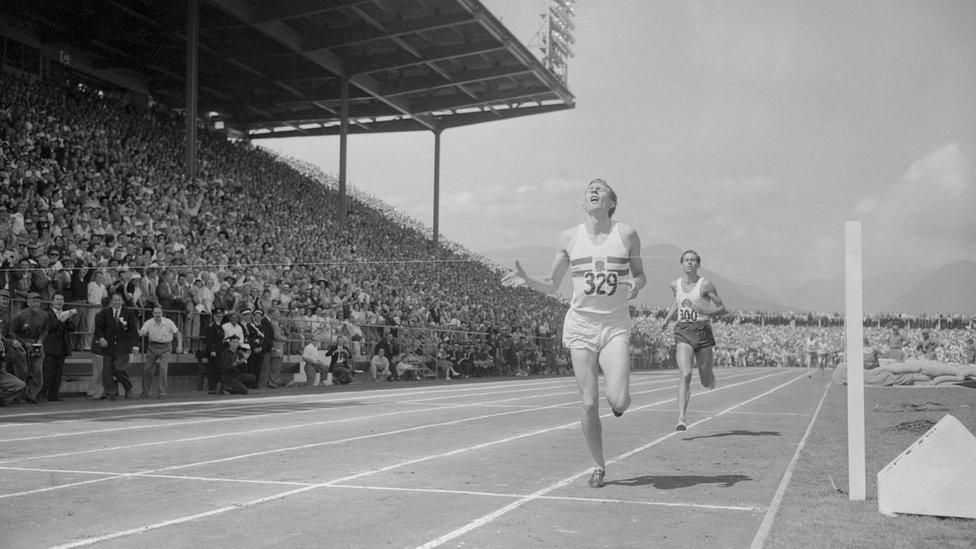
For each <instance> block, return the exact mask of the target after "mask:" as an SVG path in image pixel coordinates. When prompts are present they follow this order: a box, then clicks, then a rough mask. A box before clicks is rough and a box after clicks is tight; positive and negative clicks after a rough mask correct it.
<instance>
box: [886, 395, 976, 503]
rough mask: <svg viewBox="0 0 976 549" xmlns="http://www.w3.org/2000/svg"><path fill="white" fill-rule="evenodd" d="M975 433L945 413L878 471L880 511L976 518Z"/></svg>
mask: <svg viewBox="0 0 976 549" xmlns="http://www.w3.org/2000/svg"><path fill="white" fill-rule="evenodd" d="M974 465H976V436H973V434H972V433H970V432H969V430H968V429H966V427H965V426H964V425H963V424H962V423H960V422H959V420H958V419H956V418H954V417H952V416H950V415H948V414H947V415H946V416H945V417H943V418H942V419H941V420H939V422H938V423H936V424H935V425H934V426H933V427H932V428H931V429H929V430H928V432H926V433H925V434H924V435H922V436H921V437H920V438H919V439H918V440H916V441H915V443H914V444H912V445H911V446H909V447H908V448H907V449H906V450H905V451H904V452H902V453H901V454H900V455H899V456H898V457H896V458H895V459H894V460H892V462H891V463H889V464H888V465H887V466H886V467H885V468H884V469H882V470H881V471H880V472H879V473H878V510H879V511H881V513H882V514H885V515H894V514H895V513H904V514H912V515H934V516H940V517H961V518H971V519H976V474H974V471H973V466H974Z"/></svg>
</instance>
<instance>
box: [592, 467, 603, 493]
mask: <svg viewBox="0 0 976 549" xmlns="http://www.w3.org/2000/svg"><path fill="white" fill-rule="evenodd" d="M606 474H607V471H606V470H605V469H600V468H599V467H597V468H596V469H593V474H592V475H590V480H589V482H588V484H589V485H590V488H603V484H604V483H603V477H604V475H606Z"/></svg>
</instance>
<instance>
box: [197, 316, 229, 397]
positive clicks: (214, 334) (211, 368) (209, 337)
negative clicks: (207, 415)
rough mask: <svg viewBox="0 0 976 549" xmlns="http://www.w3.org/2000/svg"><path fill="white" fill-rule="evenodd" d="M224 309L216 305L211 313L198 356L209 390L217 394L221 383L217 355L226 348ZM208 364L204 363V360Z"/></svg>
mask: <svg viewBox="0 0 976 549" xmlns="http://www.w3.org/2000/svg"><path fill="white" fill-rule="evenodd" d="M223 322H224V311H223V309H220V308H217V307H214V309H213V311H212V313H211V315H210V323H209V324H207V325H206V326H204V327H203V330H202V332H203V351H201V352H200V353H199V354H198V355H197V358H198V359H200V367H201V369H202V371H203V372H204V373H205V374H206V376H207V392H208V393H210V394H212V395H213V394H217V392H218V390H217V385H218V384H219V383H220V365H219V364H218V360H217V357H218V356H219V355H220V352H221V350H223V348H224V346H225V345H224V327H223V326H222V324H223ZM204 359H205V360H206V361H207V362H206V364H205V365H204V364H203V360H204Z"/></svg>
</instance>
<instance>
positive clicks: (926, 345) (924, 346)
mask: <svg viewBox="0 0 976 549" xmlns="http://www.w3.org/2000/svg"><path fill="white" fill-rule="evenodd" d="M931 336H932V333H931V332H930V331H929V330H922V341H919V342H918V346H917V347H916V350H917V351H918V352H920V353H922V356H923V357H924V358H927V359H929V360H935V352H936V350H938V348H939V342H938V341H936V340H935V338H933V337H931Z"/></svg>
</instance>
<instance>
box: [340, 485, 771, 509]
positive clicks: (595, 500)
mask: <svg viewBox="0 0 976 549" xmlns="http://www.w3.org/2000/svg"><path fill="white" fill-rule="evenodd" d="M329 488H353V489H356V490H375V491H380V492H417V493H432V494H455V495H461V496H486V497H502V498H524V497H528V496H526V495H525V494H502V493H497V492H480V491H476V490H441V489H437V488H407V487H400V486H362V485H357V484H333V485H331V486H329ZM538 499H546V500H552V501H579V502H584V503H620V504H626V505H650V506H655V507H687V508H694V509H712V510H722V511H747V512H750V513H754V512H757V511H762V510H763V508H762V507H745V506H741V505H711V504H705V503H686V502H673V501H644V500H632V499H613V498H584V497H572V496H540V497H539V498H538Z"/></svg>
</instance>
